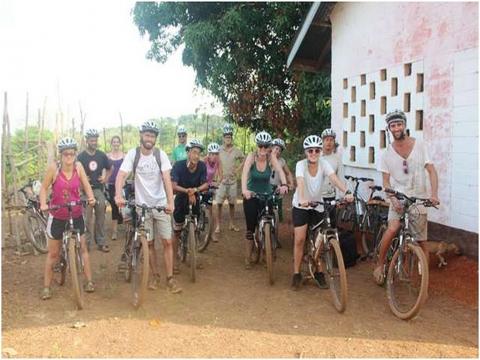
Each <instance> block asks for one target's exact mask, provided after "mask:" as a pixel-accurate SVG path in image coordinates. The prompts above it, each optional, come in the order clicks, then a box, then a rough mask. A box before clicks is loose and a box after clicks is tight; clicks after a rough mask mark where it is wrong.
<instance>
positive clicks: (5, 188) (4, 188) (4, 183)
mask: <svg viewBox="0 0 480 360" xmlns="http://www.w3.org/2000/svg"><path fill="white" fill-rule="evenodd" d="M7 117H8V115H7V92H5V95H4V104H3V124H2V192H3V194H2V197H3V201H2V214H5V202H6V201H8V185H7V179H6V174H7V171H6V170H5V167H6V166H7V151H6V140H7V134H6V132H7ZM8 215H9V220H10V219H11V217H10V211H9V212H8ZM9 226H10V231H9V232H10V233H12V224H11V221H9ZM3 229H4V231H3V233H2V248H3V246H4V244H5V243H4V241H5V229H6V226H4V227H3Z"/></svg>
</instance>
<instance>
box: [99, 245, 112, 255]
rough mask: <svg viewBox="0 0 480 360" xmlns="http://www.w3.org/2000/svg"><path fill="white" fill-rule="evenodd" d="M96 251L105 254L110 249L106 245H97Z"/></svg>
mask: <svg viewBox="0 0 480 360" xmlns="http://www.w3.org/2000/svg"><path fill="white" fill-rule="evenodd" d="M98 250H100V251H103V252H105V253H107V252H109V251H110V247H109V246H108V245H99V246H98Z"/></svg>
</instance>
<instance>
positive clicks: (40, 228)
mask: <svg viewBox="0 0 480 360" xmlns="http://www.w3.org/2000/svg"><path fill="white" fill-rule="evenodd" d="M23 228H24V230H25V235H26V237H27V239H28V241H30V243H31V244H32V246H33V247H34V248H35V249H36V250H37V251H38V252H40V253H42V254H46V253H47V252H48V248H47V240H48V237H47V224H46V223H45V221H44V220H43V219H41V218H40V217H39V216H38V215H37V214H35V213H34V212H32V211H31V210H27V212H26V213H25V215H24V217H23Z"/></svg>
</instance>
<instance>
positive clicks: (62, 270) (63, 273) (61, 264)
mask: <svg viewBox="0 0 480 360" xmlns="http://www.w3.org/2000/svg"><path fill="white" fill-rule="evenodd" d="M66 263H67V261H66V259H65V257H63V255H60V259H59V261H58V263H56V264H54V265H53V268H54V276H55V267H56V266H59V267H60V271H58V279H57V276H55V281H56V282H57V284H58V285H60V286H63V285H65V278H66V273H67V265H66Z"/></svg>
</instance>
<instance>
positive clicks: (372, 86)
mask: <svg viewBox="0 0 480 360" xmlns="http://www.w3.org/2000/svg"><path fill="white" fill-rule="evenodd" d="M373 99H375V83H374V82H371V83H370V100H373Z"/></svg>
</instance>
